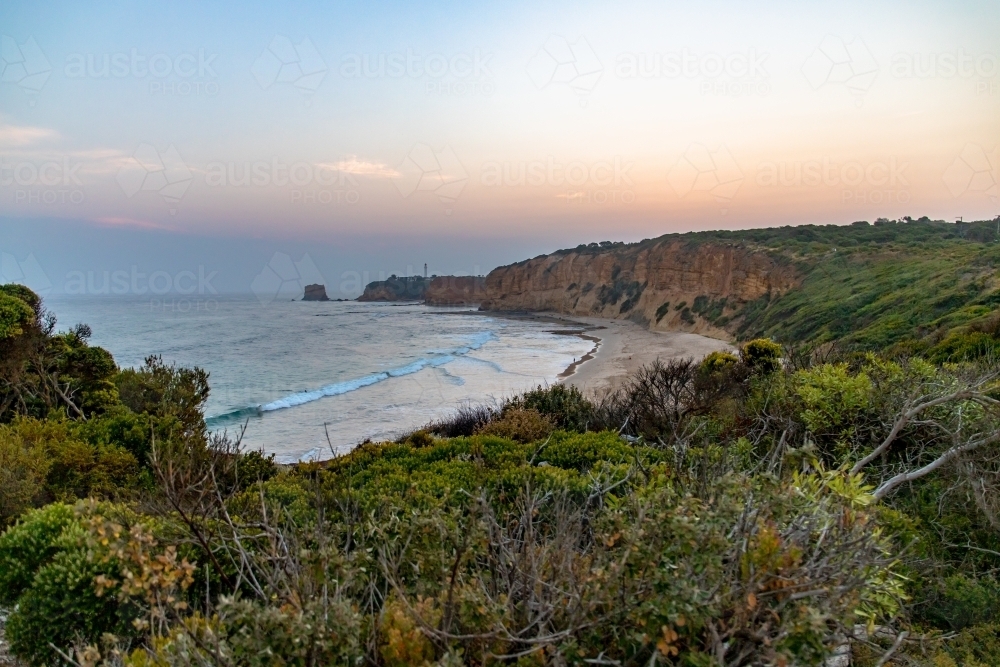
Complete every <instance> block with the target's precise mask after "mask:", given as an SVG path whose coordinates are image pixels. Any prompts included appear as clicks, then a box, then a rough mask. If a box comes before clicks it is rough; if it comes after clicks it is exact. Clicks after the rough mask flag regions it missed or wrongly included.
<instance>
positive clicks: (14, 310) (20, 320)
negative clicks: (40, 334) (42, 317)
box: [0, 292, 35, 340]
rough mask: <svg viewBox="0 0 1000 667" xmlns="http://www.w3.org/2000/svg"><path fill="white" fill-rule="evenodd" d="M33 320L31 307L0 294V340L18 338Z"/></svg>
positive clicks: (5, 294)
mask: <svg viewBox="0 0 1000 667" xmlns="http://www.w3.org/2000/svg"><path fill="white" fill-rule="evenodd" d="M34 319H35V313H34V311H33V310H32V309H31V306H29V305H28V304H26V303H25V302H24V301H22V300H21V299H19V298H17V297H16V296H10V295H9V294H7V293H6V292H0V340H3V339H5V338H14V337H15V336H20V335H21V334H23V333H24V332H25V331H26V330H27V329H28V327H29V326H31V323H32V322H33V321H34Z"/></svg>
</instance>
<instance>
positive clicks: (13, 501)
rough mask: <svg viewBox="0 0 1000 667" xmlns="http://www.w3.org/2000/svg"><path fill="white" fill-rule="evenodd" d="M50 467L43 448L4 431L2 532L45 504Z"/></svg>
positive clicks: (0, 434)
mask: <svg viewBox="0 0 1000 667" xmlns="http://www.w3.org/2000/svg"><path fill="white" fill-rule="evenodd" d="M49 466H50V461H49V459H48V458H47V457H46V456H45V454H44V452H43V451H42V450H41V447H38V446H34V447H32V446H28V445H26V444H25V443H24V441H23V440H22V439H21V438H19V437H17V436H16V435H15V434H14V433H11V431H10V430H9V429H5V428H2V427H0V529H2V528H3V527H5V526H7V525H9V524H11V523H13V521H14V519H16V518H17V517H18V516H20V515H21V514H22V513H23V512H24V511H25V510H27V509H29V508H31V507H32V506H34V505H35V504H36V503H38V502H40V501H41V498H42V495H43V493H44V490H45V478H46V475H47V474H48V471H49Z"/></svg>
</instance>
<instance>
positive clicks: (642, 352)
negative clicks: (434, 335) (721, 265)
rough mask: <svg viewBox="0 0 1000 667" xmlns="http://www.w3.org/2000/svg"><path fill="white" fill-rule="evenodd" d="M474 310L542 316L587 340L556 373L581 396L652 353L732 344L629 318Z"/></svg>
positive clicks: (680, 353)
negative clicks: (651, 326)
mask: <svg viewBox="0 0 1000 667" xmlns="http://www.w3.org/2000/svg"><path fill="white" fill-rule="evenodd" d="M468 314H473V313H472V312H469V313H468ZM476 314H481V315H489V316H491V317H511V318H516V319H529V320H534V321H537V322H548V323H551V324H553V325H557V327H558V328H553V329H552V333H556V334H562V335H566V336H579V337H580V338H583V339H585V340H589V341H593V342H594V347H593V349H591V351H590V352H588V353H587V354H586V355H584V356H583V357H581V358H580V359H577V360H576V361H574V362H573V363H572V364H570V365H569V366H568V367H567V368H566V370H565V371H563V372H562V373H560V374H559V379H558V381H559V382H563V383H566V384H572V385H574V386H575V387H577V388H578V389H579V390H580V391H582V392H583V393H584V394H585V395H587V396H591V395H593V394H601V393H603V392H605V391H607V390H609V389H613V388H615V387H617V386H618V385H619V384H621V382H622V381H623V380H624V379H625V378H627V377H628V376H629V375H631V374H632V373H634V372H635V371H637V370H638V369H639V368H641V367H642V366H645V365H647V364H649V363H651V362H653V361H655V360H656V359H663V360H667V359H684V358H689V357H691V358H694V359H701V358H702V357H704V356H705V355H707V354H709V353H711V352H715V351H716V350H727V351H732V350H734V348H733V346H732V345H730V344H729V343H727V342H726V341H722V340H719V339H717V338H709V337H708V336H702V335H700V334H693V333H685V332H680V331H650V330H649V329H647V328H646V327H645V326H643V325H640V324H637V323H635V322H632V321H631V320H612V319H604V318H600V317H582V316H575V315H560V314H558V313H500V312H495V311H488V312H481V311H480V312H478V313H476Z"/></svg>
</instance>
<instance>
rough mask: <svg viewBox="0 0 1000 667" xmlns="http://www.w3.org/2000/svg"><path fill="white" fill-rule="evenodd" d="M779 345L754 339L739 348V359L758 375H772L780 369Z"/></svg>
mask: <svg viewBox="0 0 1000 667" xmlns="http://www.w3.org/2000/svg"><path fill="white" fill-rule="evenodd" d="M781 354H782V350H781V345H779V344H778V343H775V342H774V341H773V340H770V339H768V338H755V339H754V340H751V341H749V342H747V343H744V344H743V347H741V348H740V359H742V361H743V363H745V364H746V365H747V366H749V367H750V368H752V369H753V370H754V371H756V372H758V373H764V374H767V373H773V372H775V371H777V370H778V369H780V368H781Z"/></svg>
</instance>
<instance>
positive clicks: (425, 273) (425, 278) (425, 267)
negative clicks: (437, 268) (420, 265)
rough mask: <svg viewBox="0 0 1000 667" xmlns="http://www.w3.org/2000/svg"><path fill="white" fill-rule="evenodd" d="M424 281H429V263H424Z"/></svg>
mask: <svg viewBox="0 0 1000 667" xmlns="http://www.w3.org/2000/svg"><path fill="white" fill-rule="evenodd" d="M424 280H427V262H424Z"/></svg>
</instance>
